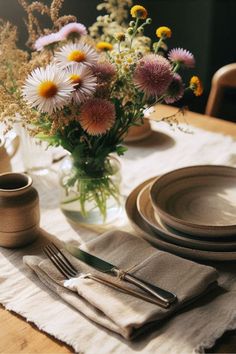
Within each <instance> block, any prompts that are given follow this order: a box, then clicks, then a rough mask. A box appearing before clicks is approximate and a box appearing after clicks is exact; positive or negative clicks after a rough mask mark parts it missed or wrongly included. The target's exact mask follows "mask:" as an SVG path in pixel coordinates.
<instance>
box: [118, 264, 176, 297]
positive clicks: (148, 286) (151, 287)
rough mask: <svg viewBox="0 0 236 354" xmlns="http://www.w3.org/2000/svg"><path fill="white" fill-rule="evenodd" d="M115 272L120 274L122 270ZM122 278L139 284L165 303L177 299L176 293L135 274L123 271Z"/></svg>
mask: <svg viewBox="0 0 236 354" xmlns="http://www.w3.org/2000/svg"><path fill="white" fill-rule="evenodd" d="M113 272H114V273H115V272H116V275H118V276H119V273H120V271H119V270H118V269H113ZM122 279H124V280H126V281H128V282H129V283H131V284H134V285H136V286H138V287H139V288H140V289H142V290H144V291H146V292H148V293H149V294H151V295H152V296H154V297H155V298H157V299H159V300H161V301H163V303H165V304H171V303H172V302H174V301H175V300H176V299H177V297H176V295H175V294H174V293H171V292H169V291H167V290H164V289H161V288H159V287H157V286H155V285H152V284H149V283H147V282H145V281H143V280H140V279H138V278H136V277H135V276H134V275H131V274H129V273H126V272H122Z"/></svg>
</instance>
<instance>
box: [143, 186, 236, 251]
mask: <svg viewBox="0 0 236 354" xmlns="http://www.w3.org/2000/svg"><path fill="white" fill-rule="evenodd" d="M150 187H151V183H150V184H148V185H147V186H145V187H144V188H143V189H142V190H141V191H140V193H139V194H138V196H137V209H138V211H139V214H140V216H141V217H142V218H143V219H144V220H145V222H146V223H147V224H149V226H150V227H151V228H152V229H153V231H154V232H156V233H158V234H159V235H160V236H161V238H163V239H164V240H167V241H168V242H171V243H174V244H177V245H180V246H185V247H189V248H194V249H199V250H209V251H233V250H235V251H236V240H230V241H225V242H222V241H220V240H219V239H218V240H210V241H207V240H204V239H196V238H194V237H193V236H192V237H189V236H188V235H186V234H183V233H181V232H180V231H177V230H174V229H172V228H170V227H169V226H168V225H165V223H163V221H162V220H161V219H160V217H159V216H158V214H157V213H155V211H154V209H153V207H152V204H151V200H150V194H149V191H150Z"/></svg>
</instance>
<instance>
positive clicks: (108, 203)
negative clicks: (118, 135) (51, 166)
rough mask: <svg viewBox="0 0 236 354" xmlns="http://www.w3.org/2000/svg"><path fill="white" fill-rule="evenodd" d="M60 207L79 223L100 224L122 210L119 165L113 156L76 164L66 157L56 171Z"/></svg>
mask: <svg viewBox="0 0 236 354" xmlns="http://www.w3.org/2000/svg"><path fill="white" fill-rule="evenodd" d="M59 178H60V186H61V197H60V207H61V210H62V212H63V213H64V215H65V216H66V217H67V218H68V219H69V220H71V221H73V222H75V223H79V224H95V225H96V224H97V225H104V224H109V223H111V222H113V221H114V220H115V219H117V218H118V217H119V215H120V213H121V211H122V203H121V194H120V186H121V172H120V163H119V161H118V160H117V159H116V158H115V157H113V156H112V157H110V156H109V157H107V158H106V159H105V160H103V161H101V160H96V159H94V158H86V159H82V160H79V161H75V160H73V158H72V157H71V156H67V157H66V158H65V159H64V160H63V162H62V164H61V169H60V176H59Z"/></svg>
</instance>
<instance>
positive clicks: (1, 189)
mask: <svg viewBox="0 0 236 354" xmlns="http://www.w3.org/2000/svg"><path fill="white" fill-rule="evenodd" d="M39 220H40V213H39V196H38V192H37V191H36V189H35V188H34V187H32V179H31V177H29V176H27V175H26V174H23V173H2V174H0V246H2V247H7V248H15V247H22V246H25V245H27V244H29V243H31V242H33V241H34V240H35V239H36V238H37V236H38V234H39Z"/></svg>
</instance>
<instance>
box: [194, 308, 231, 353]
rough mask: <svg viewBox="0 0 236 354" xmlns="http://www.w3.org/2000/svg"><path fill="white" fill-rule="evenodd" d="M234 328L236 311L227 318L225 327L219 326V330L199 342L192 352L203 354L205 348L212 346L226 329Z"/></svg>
mask: <svg viewBox="0 0 236 354" xmlns="http://www.w3.org/2000/svg"><path fill="white" fill-rule="evenodd" d="M235 329H236V313H234V315H233V316H232V318H231V319H230V320H229V322H228V324H227V325H226V327H225V328H220V329H219V330H217V331H215V333H214V334H213V335H212V336H211V337H210V338H208V339H207V340H204V341H203V342H202V343H201V344H199V345H198V346H197V347H196V348H195V349H194V351H193V353H194V354H204V353H205V349H209V348H212V347H213V346H214V345H215V343H216V341H217V339H219V338H220V337H222V336H223V334H224V333H225V332H227V331H232V330H235Z"/></svg>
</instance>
